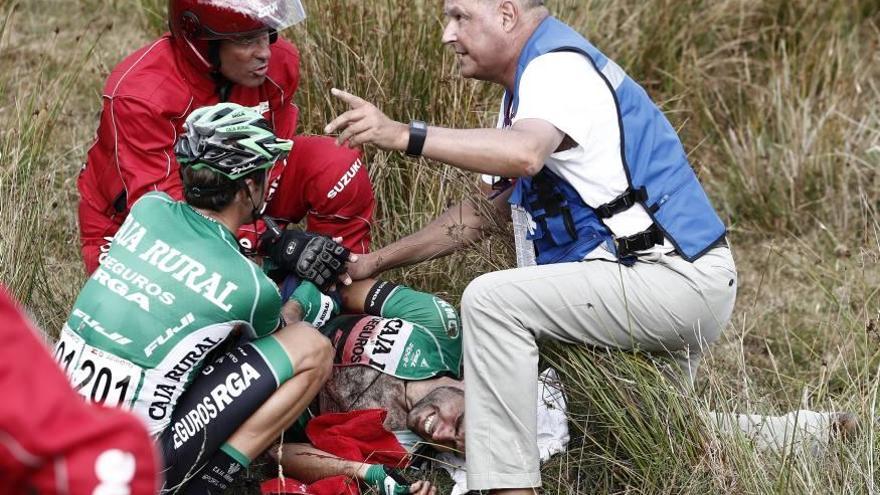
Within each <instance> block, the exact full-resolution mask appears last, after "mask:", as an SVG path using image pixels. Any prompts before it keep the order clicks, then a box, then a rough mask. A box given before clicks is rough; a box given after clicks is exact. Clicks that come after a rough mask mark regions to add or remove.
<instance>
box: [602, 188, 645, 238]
mask: <svg viewBox="0 0 880 495" xmlns="http://www.w3.org/2000/svg"><path fill="white" fill-rule="evenodd" d="M647 200H648V191H647V190H646V189H645V188H644V187H640V188H638V189H632V188H630V189H627V190H626V192H624V193H623V194H621V195H620V196H618V197H616V198H614V199H613V200H611V201H609V202H607V203H605V204H604V205H602V206H599V207H598V208H596V214H597V215H599V218H610V217H613V216H614V215H616V214H618V213H620V212H622V211H625V210H628V209H630V208H631V207H632V206H633V205H634V204H636V203H643V202H645V201H647ZM646 232H647V231H646Z"/></svg>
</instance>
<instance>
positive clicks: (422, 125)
mask: <svg viewBox="0 0 880 495" xmlns="http://www.w3.org/2000/svg"><path fill="white" fill-rule="evenodd" d="M412 126H413V127H414V128H416V129H427V128H428V124H426V123H424V122H422V121H421V120H414V121H412Z"/></svg>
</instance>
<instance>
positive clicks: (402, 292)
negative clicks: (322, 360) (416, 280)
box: [269, 280, 464, 494]
mask: <svg viewBox="0 0 880 495" xmlns="http://www.w3.org/2000/svg"><path fill="white" fill-rule="evenodd" d="M290 285H291V284H290V283H286V284H284V286H283V287H282V292H290ZM285 289H286V290H285ZM340 296H341V306H342V307H344V308H345V310H346V311H349V312H351V313H352V314H344V315H340V316H337V315H336V313H338V309H337V308H338V307H339V304H338V302H337V301H333V300H331V298H330V297H329V296H326V295H324V294H320V293H318V292H317V289H315V288H314V286H312V285H311V284H309V283H308V282H304V283H302V284H299V285H298V286H297V288H296V289H295V290H294V291H293V295H292V296H291V298H290V299H291V301H295V302H296V304H295V305H294V307H290V305H288V306H287V307H285V315H284V316H285V319H286V320H287V321H291V320H293V319H297V318H301V319H303V320H305V321H309V322H311V323H313V324H314V325H315V326H317V327H320V330H321V332H322V333H323V334H324V335H326V336H327V337H328V338H329V339H330V340H331V342H332V343H333V346H334V348H335V349H336V353H335V355H334V369H333V373H332V375H331V377H330V379H329V380H328V381H327V383H326V384H325V386H324V388H323V389H322V390H321V392H320V393H319V394H318V397H317V398H316V400H315V401H314V402H313V403H312V406H311V407H310V408H309V410H308V411H307V412H306V413H305V414H304V415H303V417H301V418H300V419H299V420H298V421H297V423H296V424H295V425H294V426H293V427H292V428H291V429H290V430H289V431H288V432H286V433H285V435H284V438H283V443H282V444H281V445H280V446H279V447H278V448H273V449H270V451H269V454H270V455H271V456H272V457H273V458H274V459H275V460H276V461H278V463H279V465H280V466H281V467H282V468H283V471H284V475H285V476H286V477H288V478H292V479H295V480H297V481H298V482H302V483H303V484H312V483H315V482H318V483H321V484H323V485H324V486H326V485H333V484H335V485H339V486H341V485H346V484H351V483H352V480H359V481H360V482H362V483H364V484H365V485H367V486H369V487H371V489H372V490H374V491H373V492H371V493H376V492H378V493H389V494H390V493H415V494H430V493H433V492H434V490H433V488H432V486H431V485H430V483H428V482H425V481H422V482H418V483H415V484H413V485H412V486H407V484H406V482H404V481H403V478H402V477H400V476H399V474H398V472H397V471H396V470H395V468H396V467H403V466H405V465H407V464H408V463H409V462H411V461H412V460H413V459H414V458H417V457H419V456H420V452H422V451H423V450H428V449H433V450H441V451H442V450H446V451H452V452H457V453H460V454H461V453H463V452H464V423H463V419H464V392H463V384H462V381H461V334H460V327H459V320H458V314H457V312H456V310H455V308H454V307H453V306H452V305H451V304H449V303H447V302H446V301H444V300H442V299H440V298H439V297H436V296H433V295H431V294H427V293H424V292H418V291H415V290H412V289H410V288H408V287H405V286H401V285H395V284H392V283H390V282H384V281H375V280H369V281H368V280H364V281H360V282H356V283H354V284H352V285H351V286H347V287H345V288H343V289H342V290H341V291H340ZM315 315H327V316H329V317H325V318H323V320H324V321H322V318H320V317H319V318H315ZM273 481H274V480H273ZM299 485H300V483H296V486H297V487H299ZM312 486H313V487H314V488H313V490H317V489H318V486H317V485H312ZM298 489H299V490H300V492H301V493H314V492H313V491H312V490H310V489H309V488H308V487H307V486H302V487H300V488H298ZM320 491H322V492H326V491H325V490H324V489H321V490H320ZM284 492H286V493H297V491H290V488H289V487H288V488H287V489H286V490H285V491H284ZM342 492H343V493H348V491H342Z"/></svg>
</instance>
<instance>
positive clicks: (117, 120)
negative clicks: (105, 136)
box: [109, 98, 183, 208]
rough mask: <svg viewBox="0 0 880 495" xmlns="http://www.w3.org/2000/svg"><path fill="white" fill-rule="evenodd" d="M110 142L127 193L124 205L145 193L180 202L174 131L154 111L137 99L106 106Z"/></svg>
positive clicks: (124, 99) (117, 99) (114, 100)
mask: <svg viewBox="0 0 880 495" xmlns="http://www.w3.org/2000/svg"><path fill="white" fill-rule="evenodd" d="M109 106H110V112H111V115H112V119H111V125H112V127H113V129H112V133H111V138H112V139H114V151H115V152H114V156H113V160H114V161H115V165H116V167H117V169H118V170H119V174H120V176H121V177H122V181H123V184H124V185H125V190H126V192H127V200H126V206H127V207H128V208H131V206H132V205H133V204H134V202H135V201H137V200H138V198H140V197H141V196H143V195H144V193H147V192H149V191H163V192H165V193H167V194H168V195H169V196H171V197H172V198H173V199H175V200H180V199H183V185H182V184H181V182H180V176H179V174H178V171H177V169H178V165H177V160H176V158H175V157H174V142H175V140H176V138H177V130H176V128H175V127H174V124H173V123H172V121H171V120H169V119H167V118H165V117H164V116H163V115H162V114H161V113H160V112H159V110H158V109H156V108H155V107H153V106H152V105H150V104H149V103H147V102H145V101H142V100H140V99H137V98H114V99H113V100H112V101H110V103H109Z"/></svg>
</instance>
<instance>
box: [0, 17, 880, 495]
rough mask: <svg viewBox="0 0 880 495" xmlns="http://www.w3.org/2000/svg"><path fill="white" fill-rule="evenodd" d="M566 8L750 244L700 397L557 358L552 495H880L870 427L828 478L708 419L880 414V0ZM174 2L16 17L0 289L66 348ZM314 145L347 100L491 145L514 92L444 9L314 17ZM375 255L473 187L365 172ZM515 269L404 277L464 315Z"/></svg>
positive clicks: (0, 224)
mask: <svg viewBox="0 0 880 495" xmlns="http://www.w3.org/2000/svg"><path fill="white" fill-rule="evenodd" d="M548 4H549V7H550V8H551V9H552V10H553V11H555V12H556V13H557V14H558V15H559V17H561V18H562V19H563V20H565V21H567V22H570V23H571V24H572V25H574V26H575V27H576V28H578V29H579V30H580V31H581V32H583V33H585V34H586V35H587V36H588V37H589V38H590V39H591V40H592V41H593V42H595V43H596V44H597V46H599V47H600V48H601V49H602V50H603V51H604V52H606V53H607V54H608V55H609V56H611V57H612V58H614V59H616V60H617V61H618V62H619V63H620V64H621V65H622V66H623V67H624V68H625V69H626V70H627V71H628V72H629V73H630V74H632V75H633V76H634V77H636V78H637V79H638V80H639V81H641V82H643V83H644V85H645V87H646V88H647V89H648V91H649V92H650V93H651V95H652V96H653V97H654V98H655V100H656V101H658V102H659V103H660V104H661V106H662V107H663V109H664V110H665V111H666V112H667V114H668V115H669V117H670V119H671V120H672V122H673V124H674V125H675V126H676V127H677V128H678V129H679V130H680V133H681V135H682V137H683V139H684V141H685V143H686V147H687V149H688V151H689V153H690V156H691V159H692V163H693V165H694V168H695V169H696V170H697V171H698V173H699V175H700V177H701V178H702V181H703V183H704V184H705V186H706V188H707V189H708V191H709V194H710V196H711V197H712V198H713V201H714V203H715V205H716V207H717V208H718V209H719V211H720V212H721V213H722V215H723V216H724V217H725V219H726V220H727V221H728V222H729V225H730V226H731V236H730V237H731V239H732V242H733V246H734V250H735V255H736V258H737V264H738V266H739V270H740V284H739V286H740V291H739V294H738V303H737V307H736V310H735V313H734V316H733V318H732V320H731V323H730V325H729V327H728V328H727V329H726V331H725V333H724V335H723V336H722V338H721V340H720V341H719V342H718V343H717V344H716V345H714V346H713V347H712V349H711V351H710V353H709V355H708V356H707V357H706V359H705V360H704V362H703V364H702V367H701V374H700V378H699V380H698V382H697V386H696V388H697V390H696V393H695V394H692V395H682V394H681V393H679V392H678V391H676V390H675V389H672V388H669V387H668V386H666V385H665V384H664V382H663V380H662V379H660V377H659V375H658V374H657V372H656V370H655V369H654V368H653V367H652V366H650V365H648V364H647V363H646V362H645V361H644V360H642V359H640V358H639V357H637V356H630V355H622V354H611V355H609V354H607V353H595V352H590V351H586V350H583V349H576V348H571V347H558V346H557V347H552V348H548V349H545V352H544V353H543V356H544V359H545V360H546V361H548V362H552V363H554V364H556V365H557V366H559V367H560V369H561V370H562V371H563V376H564V382H565V386H566V389H567V391H568V393H569V397H570V401H571V404H572V408H571V420H572V421H571V425H572V434H573V440H572V445H571V447H570V449H569V450H568V452H566V453H564V454H563V455H560V456H558V457H556V458H554V459H553V460H552V461H551V462H550V463H548V464H547V465H546V466H545V469H544V472H545V488H546V491H547V492H548V493H670V494H672V493H693V494H702V493H744V494H745V493H748V494H751V493H768V494H770V493H774V494H775V493H779V494H782V493H876V491H877V486H876V481H875V478H876V476H877V474H878V467H877V465H878V455H877V447H878V440H877V436H876V435H875V430H874V426H873V425H871V426H870V427H868V426H867V425H868V424H869V423H867V422H866V428H864V433H863V435H862V436H860V437H859V438H857V439H856V440H855V441H853V442H850V443H847V444H844V445H838V446H836V447H835V448H833V449H831V450H830V451H829V452H827V453H826V454H825V455H823V456H820V457H818V458H816V457H811V456H804V455H798V454H796V453H790V452H781V453H761V452H756V451H755V450H754V449H753V448H752V447H751V446H750V445H749V444H748V442H746V441H743V440H736V439H731V438H727V437H720V436H718V435H717V434H716V433H714V432H713V431H712V430H711V429H709V428H707V427H706V425H705V424H703V422H702V421H701V420H699V419H698V418H699V417H700V416H699V414H700V412H701V411H706V410H722V411H739V412H746V411H748V412H762V413H781V412H785V411H788V410H791V409H798V408H815V409H825V410H844V409H845V410H852V411H855V412H857V413H858V414H859V415H860V416H861V417H862V418H871V417H875V416H877V414H878V404H877V401H878V397H877V391H878V384H880V268H878V258H880V222H878V215H877V210H878V207H880V175H878V170H880V4H878V3H877V2H876V0H827V1H822V2H811V1H807V0H715V1H701V0H640V1H636V0H620V1H610V0H556V1H552V0H551V1H549V2H548ZM164 6H165V1H164V0H80V1H75V2H74V1H70V0H26V1H17V2H16V1H10V0H0V61H2V66H3V70H2V71H0V281H2V282H3V283H4V284H6V285H8V286H9V287H10V288H11V290H12V292H13V293H14V294H15V295H16V296H18V297H19V298H20V299H22V300H23V301H24V302H25V304H27V306H28V307H29V308H30V309H31V310H32V312H33V314H34V316H35V318H36V320H37V321H38V322H39V323H40V324H41V325H42V327H43V328H44V329H45V330H46V331H47V332H49V333H50V334H55V333H56V332H57V330H58V328H60V326H61V324H62V322H63V321H64V319H65V318H66V316H67V312H68V311H69V310H70V306H71V304H72V302H73V299H74V298H75V296H76V293H77V291H78V289H79V287H80V286H81V284H82V282H83V280H84V275H83V273H82V268H81V263H80V260H79V250H78V238H77V228H76V191H75V181H76V176H77V172H78V170H79V168H80V166H81V164H82V162H83V161H84V158H85V153H86V150H87V149H88V146H89V145H90V143H91V140H92V138H93V135H94V130H95V127H96V126H97V122H98V115H99V111H100V104H101V102H100V90H101V87H102V84H103V80H104V78H105V77H106V76H107V74H108V73H109V70H110V69H111V68H112V66H113V65H114V64H116V63H117V62H118V61H119V60H121V58H122V57H123V56H124V55H125V54H126V53H129V52H131V51H132V50H134V49H135V48H137V47H138V46H140V45H141V44H143V43H146V42H147V41H149V40H150V39H151V38H152V37H153V36H155V35H157V34H158V33H161V32H162V31H163V30H164V25H165V24H164ZM307 10H308V12H309V19H308V21H307V22H306V23H305V24H304V25H302V26H298V27H296V28H294V29H292V30H291V31H290V32H289V33H288V35H289V36H290V37H291V38H292V39H293V40H294V41H295V42H296V43H297V45H298V46H299V47H300V49H301V52H302V57H303V58H302V82H301V85H300V90H299V92H298V94H297V102H298V104H299V105H300V107H301V109H302V111H301V121H300V132H304V133H318V132H320V129H321V128H322V127H323V126H324V124H326V123H327V122H328V121H329V120H330V119H332V117H333V116H335V115H336V112H339V111H341V110H342V105H341V104H340V103H339V102H337V101H334V100H333V99H332V98H331V97H330V96H329V93H328V90H329V88H331V87H333V86H336V87H340V88H344V89H347V90H350V91H353V92H355V93H357V94H359V95H361V96H363V97H365V98H367V99H370V100H372V101H375V102H376V103H377V104H379V105H380V107H381V108H383V109H384V110H385V111H386V112H387V113H388V114H389V115H391V116H392V117H395V118H398V119H401V120H408V119H410V118H413V117H419V118H423V119H425V120H428V121H430V122H432V123H435V124H439V125H445V126H477V125H492V124H493V123H494V112H495V111H496V109H497V101H498V97H499V96H500V92H499V90H498V89H497V88H493V87H490V86H488V85H486V84H482V83H477V82H473V81H464V80H461V79H460V78H458V77H457V75H456V71H455V67H454V64H453V60H452V57H451V56H450V54H449V52H448V51H447V50H445V49H444V48H443V47H442V46H441V44H440V42H439V38H440V32H441V28H442V22H443V20H442V16H441V10H440V2H428V1H425V0H377V1H374V2H355V1H343V0H325V1H322V2H318V1H317V0H310V1H307ZM367 159H368V163H369V169H370V174H371V177H372V179H373V182H374V184H375V188H376V193H377V197H378V198H379V205H378V210H377V222H376V225H377V229H376V235H375V237H376V243H377V244H378V245H382V244H385V243H388V242H390V241H392V240H394V239H396V238H398V237H400V236H402V235H405V234H407V233H409V232H412V231H413V230H415V229H417V228H418V227H420V226H422V225H424V224H425V223H426V222H427V221H429V220H430V219H431V218H433V217H434V216H435V215H436V214H437V213H439V212H440V211H442V210H443V209H444V208H445V207H446V206H447V205H448V204H450V203H451V202H454V201H457V200H458V199H460V198H462V197H465V196H467V195H469V194H472V193H473V192H474V187H475V184H476V180H475V178H474V177H473V176H472V175H468V174H464V173H461V172H459V171H456V170H454V169H451V168H449V167H446V166H443V165H441V164H438V163H433V162H429V161H426V160H415V161H414V160H410V159H406V158H405V157H403V156H401V155H399V154H388V153H384V152H379V151H376V150H375V149H368V150H367ZM509 266H512V256H511V248H510V243H509V239H508V238H505V236H503V235H501V236H495V237H493V238H492V239H490V240H489V241H487V242H486V243H484V244H483V245H481V246H479V247H477V248H474V249H472V250H470V251H468V252H466V253H461V254H457V255H454V256H451V257H449V258H446V259H442V260H437V261H433V262H430V263H426V264H424V265H421V266H418V267H412V268H407V269H400V270H397V271H396V272H394V273H393V274H391V276H393V277H395V278H397V279H399V280H402V281H404V282H406V283H409V284H412V285H415V286H417V287H423V288H426V289H429V290H433V291H438V292H443V293H445V294H446V295H448V297H450V298H451V299H453V300H457V298H458V296H459V295H460V294H461V292H462V290H463V288H464V287H465V285H466V284H467V282H468V281H469V280H470V279H472V278H473V277H474V276H476V275H478V274H480V273H483V272H485V271H487V270H492V269H499V268H505V267H509Z"/></svg>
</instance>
